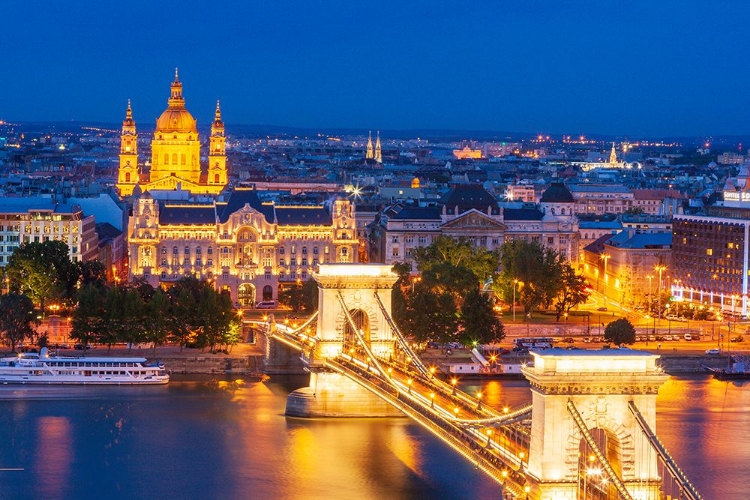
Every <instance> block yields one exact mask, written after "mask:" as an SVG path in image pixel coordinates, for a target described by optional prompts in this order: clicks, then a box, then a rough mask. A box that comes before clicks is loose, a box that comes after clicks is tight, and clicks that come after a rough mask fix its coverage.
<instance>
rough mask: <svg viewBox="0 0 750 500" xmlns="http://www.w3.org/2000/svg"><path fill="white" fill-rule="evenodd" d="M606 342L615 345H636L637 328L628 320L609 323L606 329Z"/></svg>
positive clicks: (621, 319) (623, 319) (622, 319)
mask: <svg viewBox="0 0 750 500" xmlns="http://www.w3.org/2000/svg"><path fill="white" fill-rule="evenodd" d="M604 340H605V341H606V342H611V343H613V344H617V345H620V344H629V345H630V344H633V343H635V327H634V326H633V324H632V323H630V321H628V320H627V319H626V318H620V319H618V320H615V321H613V322H611V323H609V324H608V325H607V326H606V327H605V328H604Z"/></svg>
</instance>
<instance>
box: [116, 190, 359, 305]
mask: <svg viewBox="0 0 750 500" xmlns="http://www.w3.org/2000/svg"><path fill="white" fill-rule="evenodd" d="M356 230H357V225H356V221H355V214H354V209H353V206H352V204H351V203H350V201H349V199H348V198H346V197H344V196H332V197H331V198H330V199H329V201H327V202H326V203H324V204H320V205H294V206H284V205H277V204H275V203H274V202H263V201H261V199H260V198H259V197H258V192H257V191H256V190H255V188H252V187H250V188H248V187H237V188H235V189H234V190H233V191H231V192H230V193H229V196H228V199H227V201H214V202H212V203H197V202H186V201H169V200H156V199H154V197H153V196H152V195H151V194H150V193H149V192H144V193H143V194H142V195H140V196H139V197H138V198H137V199H136V200H135V201H134V205H133V213H132V215H131V217H130V220H129V239H128V244H129V251H130V274H131V277H141V278H144V279H146V280H147V281H148V282H149V283H150V284H151V285H152V286H158V285H168V284H169V283H170V282H174V281H176V280H179V279H181V278H183V277H185V276H194V277H196V278H199V279H207V280H210V281H213V282H214V283H215V284H216V287H217V289H219V290H226V291H228V292H229V293H230V294H231V296H232V299H233V301H235V302H240V303H241V304H243V305H252V304H254V303H255V302H257V301H261V300H264V301H265V300H275V299H277V297H278V289H279V285H280V284H282V285H283V284H284V283H288V284H292V283H295V282H296V281H297V280H301V281H305V280H307V279H308V278H309V277H310V273H311V272H313V271H315V270H317V267H318V265H319V264H327V263H335V262H357V261H358V257H357V254H358V240H357V234H356Z"/></svg>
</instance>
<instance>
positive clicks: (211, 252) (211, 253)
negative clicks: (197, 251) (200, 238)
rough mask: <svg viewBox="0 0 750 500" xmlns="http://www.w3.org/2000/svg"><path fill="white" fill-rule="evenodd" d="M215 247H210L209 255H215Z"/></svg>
mask: <svg viewBox="0 0 750 500" xmlns="http://www.w3.org/2000/svg"><path fill="white" fill-rule="evenodd" d="M213 253H214V247H208V255H213Z"/></svg>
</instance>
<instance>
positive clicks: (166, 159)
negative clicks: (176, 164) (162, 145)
mask: <svg viewBox="0 0 750 500" xmlns="http://www.w3.org/2000/svg"><path fill="white" fill-rule="evenodd" d="M164 164H165V165H169V153H164Z"/></svg>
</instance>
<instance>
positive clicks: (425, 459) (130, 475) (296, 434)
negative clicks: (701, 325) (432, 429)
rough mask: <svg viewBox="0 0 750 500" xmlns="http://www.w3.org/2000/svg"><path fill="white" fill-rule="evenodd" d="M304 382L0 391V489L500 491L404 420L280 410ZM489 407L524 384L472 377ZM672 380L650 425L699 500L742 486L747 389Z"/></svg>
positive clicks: (19, 493) (109, 492)
mask: <svg viewBox="0 0 750 500" xmlns="http://www.w3.org/2000/svg"><path fill="white" fill-rule="evenodd" d="M305 384H306V379H305V378H302V377H287V378H278V379H272V380H270V381H267V382H264V383H259V382H254V381H248V382H243V381H241V380H240V381H238V380H232V381H219V382H216V381H210V380H179V379H176V380H173V381H172V382H171V383H170V384H169V385H168V386H166V387H109V388H107V387H46V388H25V387H24V388H19V387H12V386H2V387H0V443H2V445H0V467H21V468H23V469H24V470H23V471H21V472H15V471H5V472H0V484H1V485H2V489H0V497H3V498H5V497H6V496H7V497H9V498H50V499H54V498H81V499H86V498H269V499H271V498H274V499H275V498H284V499H291V500H297V499H299V500H302V499H305V500H309V499H317V498H321V499H322V498H325V499H345V500H352V499H355V498H356V499H364V500H367V499H376V498H377V499H382V498H388V499H421V498H450V499H454V498H455V499H474V498H496V497H497V494H498V487H497V485H496V484H495V483H494V482H492V481H490V480H489V479H487V478H485V477H484V476H483V475H482V474H481V473H479V472H478V471H476V470H473V469H472V468H471V467H470V466H469V465H467V464H466V463H464V462H463V459H461V458H460V457H459V456H458V455H456V454H455V453H454V452H452V451H451V450H449V449H448V448H447V447H446V446H445V445H444V444H443V443H442V442H440V441H439V440H437V439H435V438H433V437H432V436H430V435H429V434H428V433H427V432H426V431H423V430H422V429H421V428H420V427H419V426H417V425H416V424H412V423H410V422H409V421H408V420H407V419H405V418H403V419H399V418H389V419H311V420H310V419H296V418H287V417H284V415H283V412H284V405H285V403H286V395H287V394H288V393H289V392H290V391H291V390H293V389H295V388H297V387H300V386H302V385H305ZM462 385H463V388H464V389H465V390H467V392H469V393H470V394H476V392H478V391H481V392H482V401H483V403H485V404H490V405H492V406H495V407H502V406H504V405H508V406H517V405H520V404H523V403H526V402H528V401H530V399H531V393H530V391H529V388H528V384H527V383H526V382H525V381H516V380H514V381H486V382H484V381H483V382H478V381H466V382H465V383H463V384H462ZM748 387H750V383H748V385H746V386H742V385H738V384H736V383H735V384H733V383H727V382H719V381H716V380H713V379H709V378H706V377H695V378H679V379H676V378H672V379H671V380H670V381H669V382H668V383H667V384H665V386H664V387H663V388H662V390H661V391H660V395H659V398H658V400H657V407H658V421H657V432H658V435H659V437H660V438H661V440H662V442H663V443H664V444H665V445H666V446H667V448H668V449H669V450H670V452H671V453H672V455H673V456H674V457H675V458H676V459H677V461H678V463H679V464H680V465H681V466H682V468H683V469H684V470H685V472H686V473H687V474H688V476H689V477H690V478H691V480H693V482H694V483H695V484H696V485H697V486H698V489H699V490H700V491H701V492H702V493H703V495H704V497H705V498H706V499H716V498H722V499H734V498H736V499H743V498H747V492H748V491H750V478H748V476H747V474H746V471H747V470H750V449H749V447H748V446H746V445H743V446H738V445H737V443H748V442H750V425H749V424H750V421H748V420H749V419H750V417H749V416H748V415H750V411H748V410H750V393H749V392H748V391H747V388H748Z"/></svg>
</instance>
